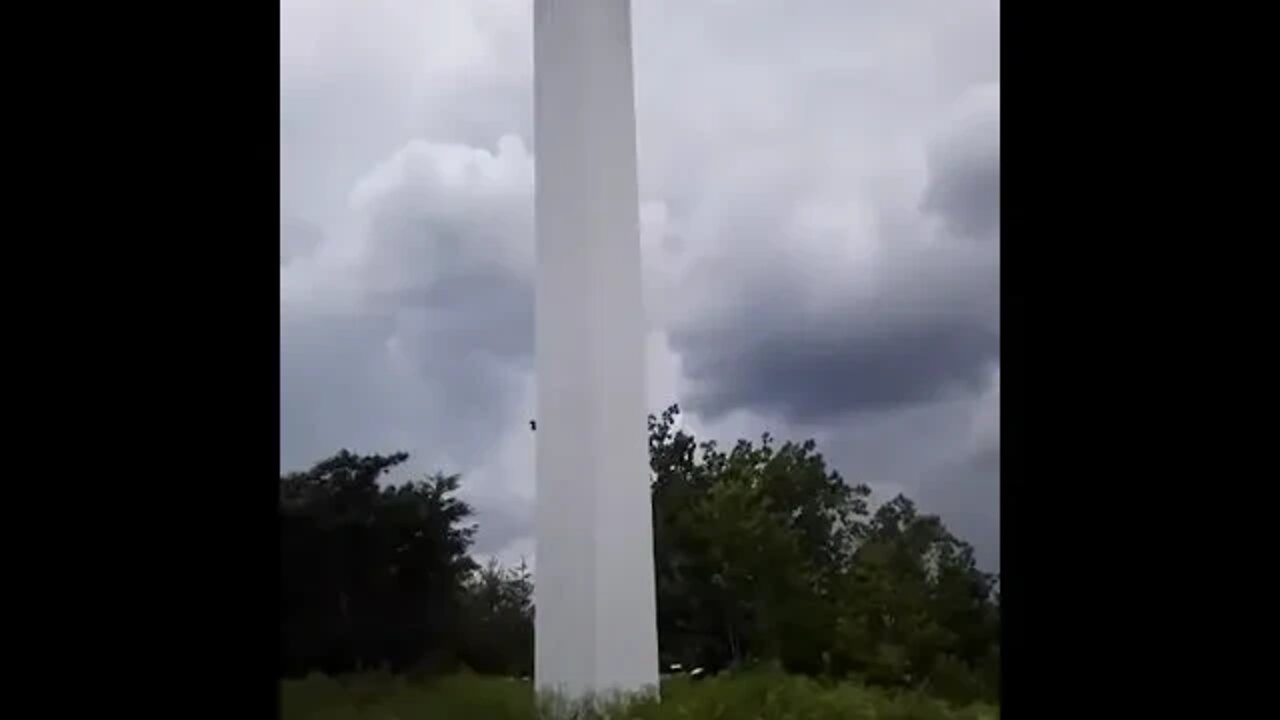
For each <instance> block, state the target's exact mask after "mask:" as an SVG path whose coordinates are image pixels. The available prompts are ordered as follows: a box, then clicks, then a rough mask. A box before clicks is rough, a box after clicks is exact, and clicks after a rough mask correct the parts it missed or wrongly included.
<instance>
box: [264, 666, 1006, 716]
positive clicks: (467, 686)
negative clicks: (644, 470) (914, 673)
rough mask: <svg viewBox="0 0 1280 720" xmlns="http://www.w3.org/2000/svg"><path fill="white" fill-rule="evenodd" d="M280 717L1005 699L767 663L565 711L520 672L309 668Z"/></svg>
mask: <svg viewBox="0 0 1280 720" xmlns="http://www.w3.org/2000/svg"><path fill="white" fill-rule="evenodd" d="M281 693H282V703H281V705H282V713H281V717H282V719H283V720H390V719H393V718H394V719H395V720H415V719H420V720H454V719H455V718H456V719H461V718H485V720H562V719H564V718H572V719H573V720H596V719H597V718H600V719H603V718H608V719H609V720H676V718H680V719H681V720H703V719H706V720H737V719H738V718H744V719H745V718H750V719H752V720H775V719H776V720H784V719H785V720H859V719H860V718H875V719H876V720H997V719H998V718H999V709H998V708H996V707H991V706H984V705H970V706H968V707H964V708H956V707H954V706H952V705H950V704H948V703H946V702H943V701H942V700H940V699H937V698H934V697H930V696H927V695H924V694H922V693H918V692H901V693H889V692H886V691H883V690H878V689H873V688H867V687H864V686H861V685H855V684H853V683H847V682H845V683H834V682H827V683H824V682H818V681H815V680H812V679H809V678H805V677H801V676H794V675H784V674H781V673H779V672H776V671H771V670H767V669H761V670H750V671H744V672H738V673H728V674H725V675H720V676H718V677H714V678H710V679H708V680H705V681H701V682H693V681H691V680H689V679H688V678H672V679H669V680H666V681H664V682H663V685H662V700H661V701H660V702H658V701H654V700H648V699H641V700H638V701H634V702H630V703H615V704H613V705H611V706H607V707H605V708H603V709H602V710H599V711H595V710H591V709H589V708H588V709H584V708H578V709H576V711H575V710H568V711H566V709H565V708H561V709H560V712H559V713H556V712H555V709H554V708H553V707H552V705H553V703H548V702H547V701H545V700H544V701H543V702H541V703H540V702H537V701H536V700H535V697H534V692H533V687H532V685H531V683H529V682H527V681H522V680H517V679H515V678H497V677H482V676H476V675H454V676H449V677H444V678H437V679H424V680H405V679H397V678H391V677H388V676H379V675H362V676H357V677H349V678H342V679H339V680H334V679H330V678H326V677H322V676H310V677H307V678H305V679H303V680H294V681H286V682H284V683H283V686H282V691H281Z"/></svg>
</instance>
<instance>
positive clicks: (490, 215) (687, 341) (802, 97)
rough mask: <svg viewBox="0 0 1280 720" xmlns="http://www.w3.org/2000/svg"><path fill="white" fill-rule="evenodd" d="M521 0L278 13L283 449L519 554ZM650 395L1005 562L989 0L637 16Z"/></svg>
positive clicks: (644, 3)
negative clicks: (447, 510) (472, 518)
mask: <svg viewBox="0 0 1280 720" xmlns="http://www.w3.org/2000/svg"><path fill="white" fill-rule="evenodd" d="M532 5H533V2H532V0H281V7H280V20H281V31H280V164H281V177H280V217H281V221H280V321H281V337H280V354H281V361H280V383H281V393H280V400H281V416H280V452H281V464H282V469H302V468H305V467H307V466H309V465H310V464H312V463H314V462H315V461H318V460H320V459H323V458H325V457H327V456H329V455H331V454H332V453H333V452H335V451H336V450H338V449H339V448H343V447H346V448H350V449H352V450H354V451H359V452H391V451H395V450H405V451H407V452H409V453H411V455H412V459H411V461H410V465H411V466H412V467H411V468H410V469H411V470H412V471H414V472H425V471H434V470H437V469H439V470H445V471H449V472H460V473H462V474H463V476H464V479H463V484H464V488H465V493H466V496H467V498H468V499H469V500H471V501H472V502H473V504H475V505H476V507H477V508H478V509H479V518H478V520H479V522H480V525H481V534H480V537H479V540H478V544H477V548H476V550H477V551H478V552H480V553H484V554H494V555H497V556H499V557H501V558H503V559H504V560H511V559H515V558H518V557H519V556H521V555H522V554H523V555H532V553H533V550H534V547H533V538H532V501H533V493H534V477H533V434H532V433H531V432H530V431H529V426H528V420H529V418H531V417H533V375H532V365H533V363H532V347H533V313H532V299H533V295H532V292H533V288H532V281H533V278H532V269H533V242H534V238H533V232H532V226H533V222H532V221H533V195H532V190H533V187H532V183H533V162H534V158H533V148H532V133H531V130H532V128H531V125H532V45H531V40H532V35H531V32H532V20H531V12H532ZM632 6H633V7H632V13H633V30H634V52H635V72H636V92H637V114H638V133H639V138H638V144H639V153H640V157H639V163H640V194H641V197H640V202H641V213H642V218H643V230H642V236H643V237H642V243H643V250H644V257H645V266H644V272H645V276H644V277H645V284H646V291H647V304H648V319H649V328H650V329H649V336H648V368H649V371H648V374H649V384H648V393H649V404H650V407H651V409H652V410H653V411H655V412H656V411H658V410H660V409H662V408H663V407H665V406H666V405H668V404H670V403H671V402H675V401H678V402H680V404H681V406H682V407H683V408H684V409H685V411H686V418H685V422H686V424H687V425H688V426H689V427H690V428H691V429H692V430H694V431H695V432H696V433H697V434H698V435H699V436H700V437H703V438H709V437H714V438H717V439H720V440H721V441H722V442H731V441H733V440H735V439H736V438H738V437H743V436H747V437H753V438H754V437H758V436H759V434H760V433H761V432H763V431H765V430H768V431H770V432H772V433H773V434H774V435H775V436H777V437H780V438H792V439H804V438H806V437H814V438H816V439H817V440H818V442H819V448H820V450H822V452H823V453H824V454H825V455H826V456H827V458H828V459H829V460H830V461H831V462H832V463H833V464H834V465H835V466H836V468H837V469H839V470H840V471H841V473H842V474H843V475H844V476H845V477H846V478H849V479H850V480H853V481H857V482H865V483H868V484H869V485H871V486H872V488H873V489H874V490H875V492H876V494H877V495H881V496H883V497H884V498H885V499H887V498H888V497H889V496H890V495H892V494H894V493H896V492H905V493H906V494H907V495H909V496H911V497H913V498H914V499H915V500H916V501H917V502H919V503H920V504H921V505H922V507H923V508H924V509H926V510H928V511H932V512H938V513H940V514H941V515H942V516H943V518H944V520H945V521H946V522H947V524H948V525H949V526H950V527H951V528H952V529H953V530H954V531H955V532H957V534H959V535H961V536H962V537H964V538H965V539H967V540H969V541H970V542H972V543H973V544H974V545H975V546H976V547H977V549H978V554H979V559H980V562H981V563H982V564H983V565H984V566H985V567H987V568H989V569H998V567H999V557H998V555H999V483H1000V460H999V450H1000V356H999V344H1000V318H999V299H1000V286H999V268H1000V259H999V258H1000V200H999V191H1000V71H999V56H1000V48H999V21H1000V13H999V3H998V0H634V1H633V3H632Z"/></svg>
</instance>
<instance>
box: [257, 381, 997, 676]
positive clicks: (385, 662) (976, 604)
mask: <svg viewBox="0 0 1280 720" xmlns="http://www.w3.org/2000/svg"><path fill="white" fill-rule="evenodd" d="M678 412H679V410H678V409H677V408H676V407H674V406H673V407H671V408H669V409H668V410H667V411H665V412H664V413H663V414H662V415H661V417H651V418H650V421H649V449H650V462H651V468H652V471H653V476H652V478H653V513H654V551H655V562H656V567H655V571H656V580H657V593H658V630H659V646H660V654H661V662H662V665H663V667H668V666H670V665H671V664H673V663H680V664H682V665H683V666H684V667H686V668H690V667H694V666H701V667H705V668H708V669H710V670H713V671H714V670H719V669H723V668H728V667H733V666H741V665H744V664H751V663H758V662H772V663H777V664H780V665H781V666H782V667H784V668H785V669H787V670H789V671H791V672H797V673H804V674H809V675H814V676H822V677H854V678H857V679H861V680H863V681H865V682H868V683H871V684H875V685H881V686H889V687H924V688H926V689H928V690H930V691H931V692H933V693H934V694H937V695H940V696H943V697H948V698H951V699H954V700H957V701H968V700H974V699H984V698H985V699H994V698H995V697H996V696H997V695H998V692H999V663H1000V614H999V594H998V587H997V581H996V579H995V578H994V577H993V576H991V575H988V574H986V573H983V572H981V571H979V570H978V568H977V567H976V565H975V563H974V557H973V549H972V548H971V547H970V546H969V545H968V544H967V543H965V542H963V541H962V540H960V539H958V538H956V537H954V536H953V535H952V534H951V533H950V532H948V530H947V529H946V527H945V526H944V525H943V524H942V522H940V521H939V519H938V518H937V517H934V516H928V515H920V514H919V513H918V512H917V511H916V508H915V506H914V504H913V503H912V502H911V501H910V500H909V499H907V498H905V497H902V496H898V497H896V498H893V499H892V500H890V501H888V502H885V503H883V504H881V505H879V507H877V508H876V509H875V510H874V512H872V511H871V505H872V503H871V493H870V490H869V489H868V488H867V487H866V486H864V485H851V484H849V483H847V482H845V480H844V479H843V478H841V477H840V475H839V474H838V473H836V472H835V471H834V470H832V469H831V468H829V467H827V465H826V462H825V460H824V459H823V457H822V455H821V454H820V453H818V452H817V450H816V447H815V445H814V443H813V442H812V441H808V442H805V443H800V444H796V443H791V442H788V443H783V444H781V445H778V444H776V443H775V442H774V441H773V440H772V438H770V437H769V436H768V435H767V434H766V435H765V436H763V437H762V438H761V439H760V441H759V442H750V441H747V440H741V441H739V442H738V443H737V444H736V445H735V446H734V447H733V448H732V449H730V450H728V451H725V450H723V449H721V448H720V447H718V446H717V445H716V444H715V443H713V442H705V443H698V442H697V440H696V439H695V438H694V437H693V436H691V435H690V434H688V433H686V432H684V431H683V430H680V429H677V428H676V419H677V416H678ZM406 459H407V455H405V454H403V453H400V454H395V455H390V456H371V457H362V456H357V455H352V454H350V453H347V452H342V453H339V454H338V455H337V456H335V457H334V458H331V459H329V460H326V461H324V462H322V463H320V464H318V465H317V466H315V467H314V468H312V469H311V470H309V471H307V472H304V473H294V474H290V475H287V476H285V477H282V478H281V481H280V512H281V533H282V536H281V544H282V553H283V558H282V560H283V582H284V587H283V592H282V600H283V607H282V635H283V637H282V644H283V655H284V657H283V663H284V664H283V669H284V673H285V674H286V675H298V674H303V673H306V672H310V671H322V672H326V673H330V674H337V673H343V672H351V671H359V670H364V669H372V668H379V667H387V668H389V669H391V670H393V671H404V670H410V669H413V670H420V671H425V672H443V671H449V670H455V669H457V668H458V667H461V666H465V667H468V668H470V669H472V670H474V671H476V672H481V673H495V674H504V675H530V674H532V670H533V612H534V607H533V597H532V592H533V585H532V578H531V577H530V574H529V573H528V571H527V570H526V569H525V568H523V567H521V568H502V567H499V566H497V565H496V564H492V563H491V564H489V565H488V566H486V567H483V568H482V567H478V566H477V564H476V563H475V562H474V561H473V560H472V559H471V557H470V555H469V552H470V548H471V543H472V539H473V537H474V534H475V531H476V527H475V525H474V524H472V523H471V518H472V509H471V508H470V507H468V506H467V505H466V504H465V503H463V502H461V501H460V500H458V499H457V497H456V491H457V489H458V482H459V479H458V478H457V477H456V476H443V475H434V476H430V477H427V478H425V479H423V480H421V481H417V482H411V483H406V484H403V485H399V486H390V487H381V486H379V484H378V482H377V481H378V478H379V477H381V476H382V475H383V474H384V473H386V472H387V471H388V470H390V469H391V468H393V467H395V466H396V465H398V464H400V463H402V462H404V461H405V460H406Z"/></svg>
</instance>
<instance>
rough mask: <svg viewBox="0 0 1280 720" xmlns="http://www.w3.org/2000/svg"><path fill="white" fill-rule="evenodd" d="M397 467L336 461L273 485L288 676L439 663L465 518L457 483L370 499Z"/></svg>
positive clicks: (467, 561)
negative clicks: (276, 489)
mask: <svg viewBox="0 0 1280 720" xmlns="http://www.w3.org/2000/svg"><path fill="white" fill-rule="evenodd" d="M407 459H408V455H407V454H405V453H395V454H393V455H389V456H383V455H370V456H360V455H355V454H352V453H349V452H347V451H345V450H344V451H342V452H340V453H338V454H337V455H335V456H333V457H331V458H329V459H327V460H324V461H322V462H320V463H318V464H316V465H315V466H314V467H312V468H311V469H310V470H308V471H306V472H302V473H291V474H289V475H286V476H284V477H282V478H281V479H280V521H281V552H282V555H283V557H282V566H283V573H282V580H283V585H284V587H283V588H282V593H281V595H282V603H283V604H282V608H281V611H282V623H281V626H282V633H283V638H282V644H283V651H284V658H283V660H284V671H285V672H286V673H290V674H295V673H303V672H307V671H309V670H313V669H320V670H324V671H326V672H330V673H334V672H346V671H352V670H361V669H364V668H370V667H376V666H381V665H389V666H391V667H393V668H403V667H407V666H409V665H411V664H414V663H418V662H423V661H426V662H433V663H444V662H447V661H448V659H449V658H448V656H449V655H450V654H451V653H450V649H451V646H452V644H453V640H454V638H453V637H452V634H453V633H454V632H455V627H456V624H457V623H456V621H457V619H458V613H459V606H460V601H461V596H460V593H459V588H460V586H461V580H462V578H463V577H465V576H466V574H467V573H470V572H471V571H472V570H473V569H474V567H475V564H474V562H473V561H472V560H471V558H470V557H469V556H468V554H467V553H468V550H469V549H470V545H471V542H472V538H473V536H474V533H475V527H474V526H466V525H463V523H464V522H465V521H467V520H468V519H469V518H470V517H471V514H472V511H471V508H470V507H469V506H468V505H467V504H466V503H464V502H462V501H460V500H458V499H457V498H456V497H454V493H456V491H457V489H458V481H459V480H458V477H457V476H446V475H439V474H437V475H432V476H429V477H426V478H424V479H422V480H418V481H415V482H409V483H405V484H402V485H398V486H387V487H380V486H379V484H378V480H379V479H380V478H381V477H382V476H383V475H384V474H385V473H386V472H388V471H389V470H391V469H392V468H394V467H396V466H397V465H400V464H401V463H403V462H404V461H406V460H407Z"/></svg>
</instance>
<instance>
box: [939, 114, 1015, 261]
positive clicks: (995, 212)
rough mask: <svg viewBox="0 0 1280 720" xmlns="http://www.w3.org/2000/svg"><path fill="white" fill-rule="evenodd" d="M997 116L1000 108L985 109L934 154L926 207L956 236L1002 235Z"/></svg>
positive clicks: (950, 137) (959, 129) (944, 140)
mask: <svg viewBox="0 0 1280 720" xmlns="http://www.w3.org/2000/svg"><path fill="white" fill-rule="evenodd" d="M993 113H994V115H993ZM998 113H999V108H998V107H995V108H984V109H983V110H982V111H981V114H979V115H978V117H977V118H972V119H967V121H966V122H965V123H964V124H963V125H962V126H961V127H960V128H957V129H956V131H955V132H953V133H951V134H950V135H949V136H948V137H945V138H943V139H942V140H940V141H939V142H937V143H936V144H935V145H934V147H933V148H932V149H931V152H930V155H929V168H930V174H931V177H932V179H933V181H932V183H931V185H930V187H929V190H928V192H927V193H926V194H925V198H924V203H923V206H922V208H923V209H924V210H925V211H926V212H929V213H931V214H934V215H937V216H939V217H941V218H942V219H943V220H944V221H945V222H946V223H947V225H948V226H949V227H950V229H951V231H952V232H954V233H955V234H957V235H962V236H966V237H972V238H990V237H993V236H995V235H996V234H997V233H998V232H999V230H1000V121H999V116H998Z"/></svg>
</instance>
